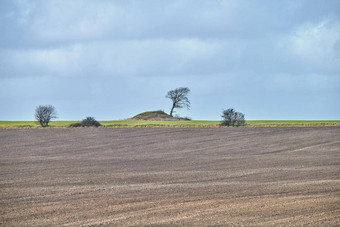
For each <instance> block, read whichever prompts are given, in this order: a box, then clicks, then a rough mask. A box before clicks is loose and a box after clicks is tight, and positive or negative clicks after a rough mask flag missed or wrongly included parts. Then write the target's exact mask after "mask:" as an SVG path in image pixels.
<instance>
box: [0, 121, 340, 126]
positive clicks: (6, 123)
mask: <svg viewBox="0 0 340 227" xmlns="http://www.w3.org/2000/svg"><path fill="white" fill-rule="evenodd" d="M76 122H79V121H51V122H50V124H49V125H50V126H68V125H69V124H73V123H76ZM99 122H100V123H101V124H102V125H104V126H106V127H120V126H130V127H132V126H135V127H146V126H178V125H192V126H194V125H218V124H219V123H220V121H204V120H192V121H145V120H139V121H137V120H111V121H99ZM246 123H247V125H250V126H251V125H253V126H271V125H272V126H275V125H279V126H289V125H292V126H293V125H302V126H303V125H321V126H322V125H339V124H340V120H315V121H313V120H249V121H246ZM0 126H3V127H6V126H15V127H39V124H38V123H37V122H36V121H0Z"/></svg>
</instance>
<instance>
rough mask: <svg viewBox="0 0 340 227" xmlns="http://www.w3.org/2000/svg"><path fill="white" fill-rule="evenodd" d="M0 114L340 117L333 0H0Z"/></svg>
mask: <svg viewBox="0 0 340 227" xmlns="http://www.w3.org/2000/svg"><path fill="white" fill-rule="evenodd" d="M0 29H1V31H0V86H1V89H0V120H33V119H34V110H35V108H36V107H37V106H38V105H44V104H50V105H53V106H55V108H56V110H57V112H58V117H59V120H81V119H83V118H85V117H87V116H93V117H95V118H96V119H98V120H112V119H125V118H129V117H132V116H134V115H136V114H138V113H140V112H143V111H147V110H159V109H162V110H164V111H166V112H169V111H170V108H171V101H170V100H169V99H166V98H165V95H166V93H167V92H168V91H169V90H172V89H175V88H177V87H183V86H185V87H189V88H190V89H191V93H190V96H189V99H190V101H191V109H190V110H186V109H181V110H177V112H176V113H177V114H178V115H180V116H188V117H191V118H193V119H206V120H209V119H212V120H220V119H221V118H220V115H221V114H222V110H223V109H226V108H230V107H234V108H235V109H236V110H237V111H240V112H243V113H244V114H245V116H246V119H340V105H339V103H340V101H339V100H340V1H339V0H322V1H318V0H313V1H310V0H303V1H299V0H292V1H288V0H287V1H272V0H268V1H252V0H248V1H242V0H225V1H224V0H209V1H207V0H202V1H200V0H192V1H190V0H188V1H187V0H178V1H176V0H174V1H173V0H172V1H162V0H158V1H157V0H143V1H141V0H136V1H129V0H121V1H120V0H116V1H113V0H112V1H110V0H96V1H93V0H12V1H11V0H1V1H0Z"/></svg>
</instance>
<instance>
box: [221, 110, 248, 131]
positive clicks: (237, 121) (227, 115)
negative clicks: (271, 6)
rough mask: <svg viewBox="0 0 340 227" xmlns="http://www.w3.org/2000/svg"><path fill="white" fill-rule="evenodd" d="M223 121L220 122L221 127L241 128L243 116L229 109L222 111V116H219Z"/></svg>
mask: <svg viewBox="0 0 340 227" xmlns="http://www.w3.org/2000/svg"><path fill="white" fill-rule="evenodd" d="M221 117H222V118H223V121H222V122H221V125H222V126H228V127H229V126H233V127H234V126H236V127H238V126H242V125H245V119H244V114H243V113H240V112H236V111H235V110H234V109H233V108H229V109H227V110H223V114H222V116H221Z"/></svg>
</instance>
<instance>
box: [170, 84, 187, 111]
mask: <svg viewBox="0 0 340 227" xmlns="http://www.w3.org/2000/svg"><path fill="white" fill-rule="evenodd" d="M189 93H190V89H189V88H187V87H179V88H176V89H175V90H171V91H169V92H168V94H167V95H166V96H165V97H166V98H169V99H171V100H172V107H171V111H170V116H171V117H172V114H173V112H174V109H175V108H183V107H187V108H188V109H189V108H190V101H189V99H188V95H189Z"/></svg>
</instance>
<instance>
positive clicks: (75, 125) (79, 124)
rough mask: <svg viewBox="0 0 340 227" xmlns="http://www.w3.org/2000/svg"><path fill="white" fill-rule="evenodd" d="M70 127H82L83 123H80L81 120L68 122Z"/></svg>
mask: <svg viewBox="0 0 340 227" xmlns="http://www.w3.org/2000/svg"><path fill="white" fill-rule="evenodd" d="M70 127H83V125H82V124H81V122H77V123H74V124H70Z"/></svg>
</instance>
